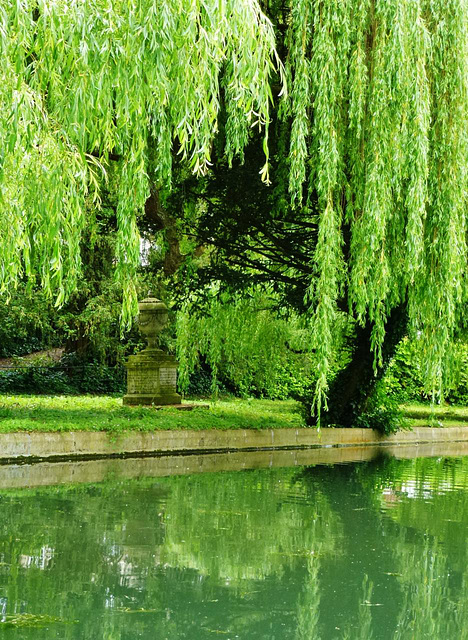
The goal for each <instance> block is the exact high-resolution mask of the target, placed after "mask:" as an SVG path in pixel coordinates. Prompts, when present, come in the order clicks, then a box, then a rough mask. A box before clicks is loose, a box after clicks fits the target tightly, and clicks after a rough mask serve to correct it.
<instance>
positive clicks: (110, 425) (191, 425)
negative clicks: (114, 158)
mask: <svg viewBox="0 0 468 640" xmlns="http://www.w3.org/2000/svg"><path fill="white" fill-rule="evenodd" d="M187 402H188V401H187ZM191 402H194V403H195V404H196V403H197V402H198V403H199V404H202V402H201V401H196V400H195V401H191ZM203 402H206V401H203ZM209 404H210V408H209V410H207V409H202V408H199V409H194V410H193V411H178V410H176V409H169V408H168V409H160V410H156V409H152V408H147V407H124V406H122V399H121V398H120V397H111V396H25V395H16V396H6V395H0V433H9V432H14V431H44V432H45V431H109V432H113V433H115V432H120V431H127V430H132V431H152V430H158V429H166V430H170V429H281V428H291V427H303V426H304V424H303V421H302V418H301V416H300V413H299V405H298V403H297V402H294V401H293V400H258V399H250V400H241V399H239V398H230V399H223V400H219V401H218V402H215V403H213V402H210V403H209ZM403 411H404V414H405V416H406V418H407V421H408V424H409V426H411V427H415V426H433V427H434V426H435V427H439V426H440V427H444V426H445V427H450V426H464V425H465V426H468V407H445V406H443V407H431V406H429V405H422V404H411V405H405V406H404V407H403Z"/></svg>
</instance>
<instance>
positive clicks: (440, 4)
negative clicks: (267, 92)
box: [282, 0, 468, 421]
mask: <svg viewBox="0 0 468 640" xmlns="http://www.w3.org/2000/svg"><path fill="white" fill-rule="evenodd" d="M467 29H468V3H467V2H466V0H430V1H429V0H427V1H426V0H295V1H294V2H293V3H292V10H291V18H290V24H289V29H288V33H287V35H286V43H287V48H288V59H287V78H288V81H289V85H290V91H289V96H288V98H287V99H286V100H285V101H284V103H283V105H282V109H283V117H284V118H285V120H286V121H287V122H288V123H290V147H289V148H290V151H289V159H288V161H289V165H290V166H289V177H288V189H289V192H290V195H291V199H292V202H293V204H294V206H296V207H298V208H300V207H302V210H303V211H304V212H308V213H305V216H306V217H309V219H311V220H313V221H315V222H316V225H317V242H316V247H315V250H314V252H313V255H311V263H312V265H313V269H314V276H313V277H312V278H311V279H310V286H309V288H308V291H307V299H308V303H309V306H310V309H309V310H310V313H311V315H312V317H313V329H312V332H311V335H312V341H313V347H314V349H315V352H316V356H317V367H318V374H319V375H318V380H317V386H316V389H315V403H316V407H317V409H318V411H320V406H321V405H323V404H324V399H325V395H326V393H327V390H328V386H329V383H328V379H329V375H328V374H329V366H330V364H329V363H330V362H331V360H332V348H333V331H334V326H335V323H336V319H337V317H338V315H339V313H340V308H341V309H343V308H344V309H347V310H348V311H349V313H350V314H351V315H352V316H353V317H354V318H355V320H356V321H357V323H358V325H360V326H361V327H362V328H363V331H364V332H366V331H367V334H366V336H367V337H368V341H369V342H370V346H371V347H372V350H373V353H374V367H376V366H378V365H382V364H383V362H384V360H385V350H384V343H385V337H386V333H387V336H388V334H389V332H390V331H391V327H390V326H389V325H390V323H389V320H392V319H393V320H397V319H398V320H399V321H400V322H401V316H402V315H404V316H405V319H407V321H408V325H409V329H410V331H413V332H422V339H423V342H424V345H425V366H426V370H425V374H426V379H427V381H428V384H430V385H434V384H437V382H438V381H439V380H440V379H441V371H442V369H443V366H444V362H445V360H446V356H447V354H448V353H449V352H450V343H451V340H452V337H453V335H454V332H455V330H456V328H457V326H458V325H459V323H460V319H461V318H462V317H463V315H464V314H465V313H466V303H467V280H466V272H467V229H466V210H467V166H468V145H467V140H468V129H467V122H468V92H467V88H468V30H467ZM392 324H395V322H393V323H392ZM361 333H362V332H361ZM360 357H361V358H362V354H360ZM340 383H342V380H341V381H340ZM351 386H353V385H351ZM342 391H343V390H342ZM355 395H356V394H355ZM352 399H354V400H355V399H356V398H355V397H354V398H353V397H352V393H351V392H350V394H349V397H347V398H346V400H347V402H348V407H347V409H348V410H349V402H350V401H351V400H352ZM325 406H326V403H325ZM344 417H345V416H344V414H343V413H342V414H341V415H340V416H339V420H338V421H340V420H342V419H343V418H344Z"/></svg>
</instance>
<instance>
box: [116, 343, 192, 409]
mask: <svg viewBox="0 0 468 640" xmlns="http://www.w3.org/2000/svg"><path fill="white" fill-rule="evenodd" d="M177 365H178V362H177V361H176V359H175V358H174V356H170V355H168V354H167V353H164V352H163V351H161V350H160V349H154V348H152V349H150V348H147V349H145V350H144V351H141V353H137V354H136V355H135V356H130V357H129V359H128V362H127V365H126V367H127V394H126V395H125V396H124V398H123V404H125V405H129V406H137V405H144V406H164V405H169V404H170V405H176V404H181V403H182V396H180V394H178V393H177V389H176V385H177Z"/></svg>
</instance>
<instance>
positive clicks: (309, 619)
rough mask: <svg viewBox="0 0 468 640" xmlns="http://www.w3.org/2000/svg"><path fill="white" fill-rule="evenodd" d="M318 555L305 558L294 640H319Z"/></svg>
mask: <svg viewBox="0 0 468 640" xmlns="http://www.w3.org/2000/svg"><path fill="white" fill-rule="evenodd" d="M320 553H321V547H320V546H319V548H318V553H317V554H314V555H312V554H311V555H310V556H309V557H308V558H307V574H306V579H305V581H304V586H303V588H302V593H301V594H300V596H299V599H298V601H297V614H296V615H297V629H296V635H295V640H310V638H314V640H320V636H319V631H318V629H319V617H320V581H319V570H320Z"/></svg>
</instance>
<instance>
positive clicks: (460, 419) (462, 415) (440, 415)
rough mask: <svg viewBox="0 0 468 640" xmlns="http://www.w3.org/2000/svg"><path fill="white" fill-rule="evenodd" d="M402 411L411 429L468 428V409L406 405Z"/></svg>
mask: <svg viewBox="0 0 468 640" xmlns="http://www.w3.org/2000/svg"><path fill="white" fill-rule="evenodd" d="M402 409H403V413H404V415H405V417H406V418H407V420H408V422H409V425H410V426H411V427H428V426H429V427H468V407H456V406H448V405H441V406H439V405H434V406H433V405H429V404H405V405H403V406H402Z"/></svg>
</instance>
